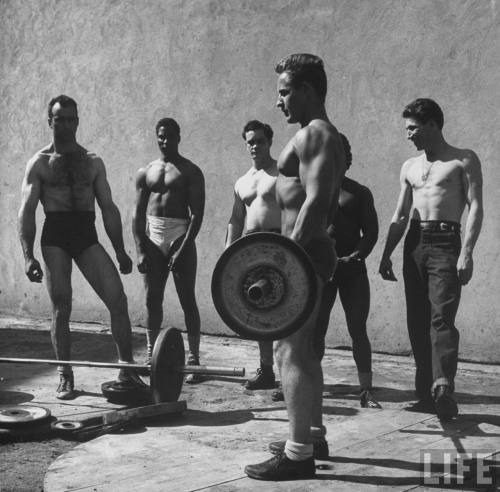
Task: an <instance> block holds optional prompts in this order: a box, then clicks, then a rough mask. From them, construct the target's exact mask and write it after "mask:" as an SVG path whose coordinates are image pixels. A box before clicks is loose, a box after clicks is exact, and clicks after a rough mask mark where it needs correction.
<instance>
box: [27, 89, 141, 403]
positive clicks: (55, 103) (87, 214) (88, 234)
mask: <svg viewBox="0 0 500 492" xmlns="http://www.w3.org/2000/svg"><path fill="white" fill-rule="evenodd" d="M48 122H49V127H50V129H51V130H52V143H51V144H49V145H47V146H46V147H44V148H43V149H41V150H40V151H38V152H37V153H36V154H35V155H34V156H33V157H32V158H31V159H30V161H29V162H28V165H27V167H26V174H25V176H24V180H23V185H22V203H21V208H20V210H19V215H18V228H19V237H20V240H21V245H22V248H23V253H24V259H25V264H26V275H27V276H28V278H29V279H30V280H31V281H32V282H41V281H42V277H43V272H42V269H41V266H40V263H39V262H38V261H37V260H36V259H35V257H34V254H33V244H34V241H35V233H36V222H35V210H36V207H37V205H38V202H39V201H40V202H41V203H42V206H43V209H44V212H45V223H44V225H43V230H42V238H41V246H42V255H43V259H44V261H45V266H46V272H47V289H48V292H49V296H50V300H51V303H52V326H51V337H52V344H53V346H54V350H55V353H56V357H57V358H58V359H60V360H69V359H70V358H71V357H70V355H71V354H70V352H71V335H70V331H69V318H70V314H71V303H72V294H73V293H72V288H71V270H72V260H74V261H75V263H76V265H77V266H78V268H79V269H80V271H81V272H82V274H83V276H84V277H85V278H86V279H87V281H88V282H89V283H90V285H91V286H92V288H93V289H94V290H95V291H96V293H97V294H98V296H99V297H100V298H101V299H102V301H103V302H104V304H105V305H106V307H107V308H108V309H109V312H110V314H111V333H112V335H113V338H114V340H115V343H116V345H117V348H118V355H119V359H120V361H123V362H133V357H132V338H131V328H130V320H129V316H128V312H127V298H126V296H125V293H124V291H123V285H122V282H121V279H120V276H119V274H118V271H117V269H116V267H115V265H114V264H113V261H112V260H111V258H110V257H109V256H108V254H107V253H106V251H105V250H104V248H103V247H102V246H101V244H99V243H98V241H97V234H96V230H95V226H94V221H95V201H96V200H97V203H98V205H99V207H100V208H101V211H102V218H103V222H104V227H105V229H106V233H107V235H108V237H109V238H110V240H111V243H112V245H113V248H114V250H115V253H116V259H117V261H118V264H119V265H120V271H121V273H124V274H127V273H130V272H131V271H132V261H131V259H130V258H129V256H128V255H127V253H126V252H125V248H124V245H123V236H122V224H121V218H120V212H119V211H118V208H117V206H116V205H115V203H114V202H113V200H112V197H111V190H110V187H109V184H108V181H107V178H106V170H105V168H104V163H103V162H102V159H101V158H99V157H98V156H96V155H95V154H92V153H90V152H89V151H87V150H86V149H84V148H83V147H82V146H80V145H79V144H78V143H77V141H76V131H77V128H78V111H77V105H76V102H75V101H74V100H73V99H71V98H70V97H68V96H64V95H61V96H58V97H55V98H54V99H52V100H51V101H50V102H49V108H48ZM58 370H59V374H60V384H59V387H58V388H57V393H56V397H57V398H59V399H63V400H66V399H70V398H73V397H74V396H75V394H74V378H73V372H72V369H71V367H70V366H67V365H66V366H64V365H63V366H59V367H58ZM118 379H119V380H120V381H124V382H130V383H131V384H134V385H144V383H142V382H141V381H140V379H139V378H138V377H137V375H136V374H135V372H134V371H131V370H123V369H122V370H120V373H119V376H118Z"/></svg>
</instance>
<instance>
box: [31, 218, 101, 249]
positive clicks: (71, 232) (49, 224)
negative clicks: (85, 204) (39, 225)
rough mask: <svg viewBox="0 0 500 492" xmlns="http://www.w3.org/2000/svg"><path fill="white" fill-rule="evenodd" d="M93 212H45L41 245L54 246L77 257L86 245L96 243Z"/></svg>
mask: <svg viewBox="0 0 500 492" xmlns="http://www.w3.org/2000/svg"><path fill="white" fill-rule="evenodd" d="M97 242H98V240H97V231H96V230H95V212H92V211H87V210H84V211H72V212H46V213H45V222H44V224H43V230H42V239H41V245H42V246H56V247H57V248H61V249H63V250H64V251H66V253H68V254H69V255H70V256H71V257H72V258H75V259H76V258H78V256H80V255H81V254H82V253H83V252H84V251H85V250H86V249H87V248H88V247H90V246H92V245H93V244H97Z"/></svg>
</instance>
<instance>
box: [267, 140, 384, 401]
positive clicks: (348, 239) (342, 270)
mask: <svg viewBox="0 0 500 492" xmlns="http://www.w3.org/2000/svg"><path fill="white" fill-rule="evenodd" d="M340 138H341V139H342V144H343V146H344V151H345V159H346V169H349V168H350V167H351V164H352V153H351V145H350V143H349V141H348V140H347V138H346V137H345V135H343V134H340ZM327 230H328V233H329V234H330V236H331V237H332V238H333V239H334V241H335V251H336V253H337V256H338V263H337V269H336V270H335V274H334V276H333V278H332V279H331V280H329V281H328V282H327V283H326V284H325V288H324V291H323V302H324V303H325V309H323V310H322V313H323V314H324V315H325V318H320V320H319V323H318V330H317V331H316V334H315V340H314V346H315V350H316V353H317V354H318V356H319V358H320V360H322V359H323V356H324V354H325V336H326V332H327V330H328V324H329V321H330V316H329V315H330V311H331V309H332V307H333V305H334V304H335V300H336V297H337V293H338V294H339V296H340V301H341V303H342V307H343V309H344V313H345V317H346V322H347V329H348V330H349V334H350V336H351V338H352V342H353V343H352V352H353V356H354V361H355V363H356V367H357V369H358V378H359V385H360V404H361V406H362V407H363V408H381V406H380V404H379V403H378V402H377V400H376V399H375V397H374V396H373V394H372V352H371V346H370V340H369V339H368V335H367V330H366V321H367V319H368V313H369V310H370V283H369V280H368V274H367V270H366V264H365V258H366V257H367V256H368V255H369V254H370V253H371V251H372V249H373V248H374V246H375V244H376V242H377V238H378V219H377V212H376V210H375V206H374V204H373V196H372V193H371V192H370V190H369V189H368V188H367V187H366V186H363V185H361V184H359V183H358V182H356V181H354V180H352V179H350V178H348V177H346V176H344V179H343V180H342V185H341V188H340V194H339V203H338V209H337V212H336V213H335V217H334V218H333V222H332V224H330V226H329V227H328V229H327ZM272 396H273V400H275V401H280V400H283V399H284V397H283V392H282V391H280V390H278V391H276V392H274V393H273V395H272Z"/></svg>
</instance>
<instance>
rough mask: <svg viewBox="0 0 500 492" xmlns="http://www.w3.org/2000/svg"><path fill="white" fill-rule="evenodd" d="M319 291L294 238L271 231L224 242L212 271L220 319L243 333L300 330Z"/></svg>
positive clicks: (260, 335) (258, 335) (257, 336)
mask: <svg viewBox="0 0 500 492" xmlns="http://www.w3.org/2000/svg"><path fill="white" fill-rule="evenodd" d="M316 296H317V280H316V272H315V270H314V267H313V264H312V262H311V260H310V258H309V256H308V255H307V253H306V252H305V251H304V250H303V249H302V248H301V247H300V246H299V245H298V244H297V243H296V242H294V241H292V240H291V239H288V238H287V237H285V236H282V235H280V234H276V233H272V232H257V233H254V234H249V235H248V236H244V237H242V238H240V239H238V240H237V241H235V242H234V243H233V244H231V246H229V248H227V249H226V250H225V251H224V252H223V253H222V255H221V257H220V258H219V260H218V262H217V264H216V265H215V269H214V272H213V275H212V299H213V302H214V305H215V308H216V309H217V312H218V313H219V316H220V317H221V318H222V320H223V321H224V323H226V325H227V326H228V327H229V328H231V330H233V331H235V332H236V333H238V334H239V335H240V336H242V337H243V338H248V339H250V340H278V339H280V338H284V337H286V336H288V335H290V334H292V333H293V332H294V331H296V330H298V329H299V328H300V327H301V326H302V325H303V324H304V323H305V321H306V320H307V319H308V318H309V316H310V315H311V313H312V311H313V309H314V305H315V302H316Z"/></svg>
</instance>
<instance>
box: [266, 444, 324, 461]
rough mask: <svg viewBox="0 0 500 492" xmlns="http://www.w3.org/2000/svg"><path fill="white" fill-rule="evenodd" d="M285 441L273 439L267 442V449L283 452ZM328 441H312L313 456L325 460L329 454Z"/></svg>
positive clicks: (277, 452)
mask: <svg viewBox="0 0 500 492" xmlns="http://www.w3.org/2000/svg"><path fill="white" fill-rule="evenodd" d="M285 443H286V441H274V442H270V443H269V451H271V453H273V454H280V453H284V452H285ZM329 453H330V452H329V450H328V443H327V442H326V440H324V439H323V440H322V441H317V442H313V458H314V459H317V460H325V459H326V458H328V456H329Z"/></svg>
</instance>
